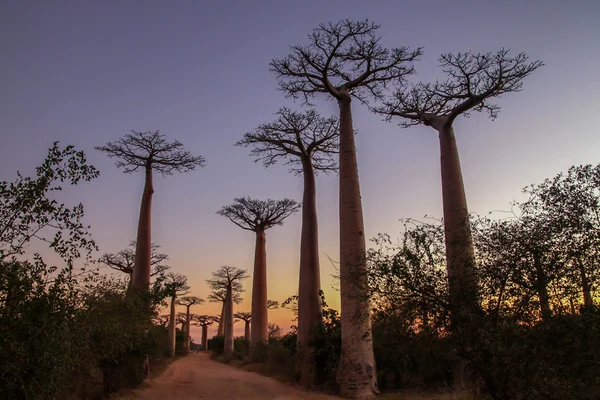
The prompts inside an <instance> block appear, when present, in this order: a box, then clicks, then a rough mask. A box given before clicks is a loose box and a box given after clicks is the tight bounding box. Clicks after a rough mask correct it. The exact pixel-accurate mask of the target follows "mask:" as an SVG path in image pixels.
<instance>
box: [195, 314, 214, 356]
mask: <svg viewBox="0 0 600 400" xmlns="http://www.w3.org/2000/svg"><path fill="white" fill-rule="evenodd" d="M217 319H218V318H217V317H211V316H210V315H196V316H194V318H193V321H196V324H194V325H196V326H201V327H202V339H201V340H202V343H201V345H202V350H205V351H206V350H208V327H209V326H211V325H212V324H214V323H215V322H216V320H217Z"/></svg>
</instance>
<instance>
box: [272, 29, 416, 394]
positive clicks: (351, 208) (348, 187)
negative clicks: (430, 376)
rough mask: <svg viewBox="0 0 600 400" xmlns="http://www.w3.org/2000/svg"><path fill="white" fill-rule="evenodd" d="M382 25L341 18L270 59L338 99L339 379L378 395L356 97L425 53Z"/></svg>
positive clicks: (300, 84)
mask: <svg viewBox="0 0 600 400" xmlns="http://www.w3.org/2000/svg"><path fill="white" fill-rule="evenodd" d="M378 29H379V25H377V24H374V23H372V22H369V21H368V20H364V21H350V20H347V19H346V20H342V21H339V22H337V23H328V24H321V25H319V27H318V28H316V29H314V30H313V32H312V33H311V34H309V35H308V38H309V44H308V45H305V46H301V45H296V46H292V47H291V53H290V54H289V55H288V56H287V57H285V58H283V59H275V60H273V61H271V64H270V65H271V71H273V72H274V73H275V75H276V76H277V79H278V81H279V86H280V88H281V90H282V91H283V92H284V93H285V94H286V96H288V97H292V98H294V99H298V98H300V99H302V100H303V101H304V102H305V103H307V104H308V103H309V100H311V98H312V97H313V96H314V95H315V94H316V93H325V94H326V95H328V97H329V98H333V99H335V100H336V101H337V103H338V105H339V109H340V147H339V177H340V210H339V213H340V291H341V298H342V299H341V300H342V301H341V311H342V313H341V318H342V352H341V355H340V361H339V365H338V368H337V379H338V382H339V384H340V390H341V393H342V395H344V396H347V397H355V398H369V397H373V396H374V395H375V394H376V393H378V392H379V389H378V387H377V379H376V378H377V374H376V371H375V358H374V355H373V345H372V342H371V321H370V318H369V301H368V298H367V295H366V261H365V259H366V243H365V234H364V223H363V212H362V202H361V198H360V185H359V179H358V164H357V159H356V148H355V144H354V129H353V127H352V110H351V102H352V98H356V99H358V100H359V101H360V102H362V103H368V100H369V99H370V98H373V97H375V98H380V97H381V96H382V93H383V90H384V89H385V88H386V86H387V84H388V83H390V82H396V83H398V82H400V81H401V80H402V79H404V77H405V76H407V75H408V74H411V73H412V72H413V70H414V67H413V66H412V62H413V61H414V60H416V59H417V58H418V57H419V56H420V55H421V49H417V50H414V51H410V50H409V49H408V48H406V47H400V48H394V49H387V48H384V47H382V46H381V45H380V44H379V42H380V38H379V37H378V36H377V30H378Z"/></svg>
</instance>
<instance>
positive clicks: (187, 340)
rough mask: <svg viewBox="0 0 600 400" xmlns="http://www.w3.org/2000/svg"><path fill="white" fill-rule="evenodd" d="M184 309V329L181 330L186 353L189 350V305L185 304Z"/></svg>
mask: <svg viewBox="0 0 600 400" xmlns="http://www.w3.org/2000/svg"><path fill="white" fill-rule="evenodd" d="M185 307H186V310H185V330H184V331H183V335H184V342H183V343H184V345H183V346H184V347H183V348H184V350H185V352H186V353H189V352H190V307H191V305H186V306H185Z"/></svg>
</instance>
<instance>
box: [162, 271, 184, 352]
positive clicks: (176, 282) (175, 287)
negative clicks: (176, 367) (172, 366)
mask: <svg viewBox="0 0 600 400" xmlns="http://www.w3.org/2000/svg"><path fill="white" fill-rule="evenodd" d="M164 285H165V293H166V294H167V296H168V297H169V298H170V300H171V312H170V314H169V356H170V357H173V356H174V355H175V325H176V321H177V319H176V313H175V304H177V298H178V297H179V296H183V295H185V294H186V293H187V291H188V290H189V289H190V286H189V285H188V283H187V278H186V277H185V276H183V275H181V274H175V273H173V272H169V273H168V274H167V275H166V280H165V283H164Z"/></svg>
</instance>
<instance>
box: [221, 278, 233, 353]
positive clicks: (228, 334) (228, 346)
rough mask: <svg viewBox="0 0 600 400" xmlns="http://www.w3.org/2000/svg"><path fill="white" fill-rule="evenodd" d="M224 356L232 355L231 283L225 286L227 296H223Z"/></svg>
mask: <svg viewBox="0 0 600 400" xmlns="http://www.w3.org/2000/svg"><path fill="white" fill-rule="evenodd" d="M223 353H225V355H230V354H232V353H233V294H232V289H231V283H230V284H229V285H228V286H227V295H226V296H225V347H224V348H223Z"/></svg>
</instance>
